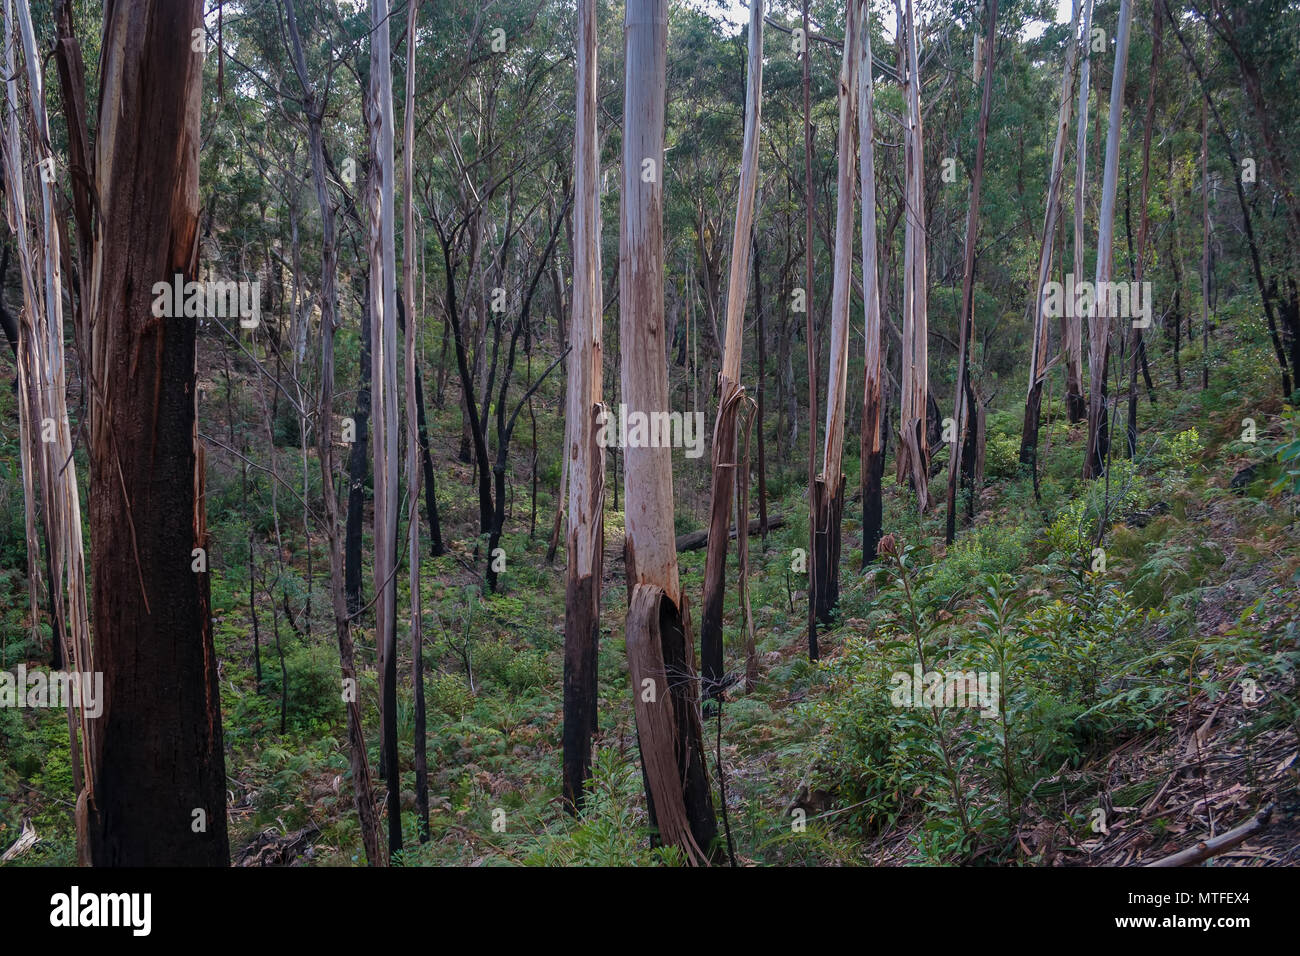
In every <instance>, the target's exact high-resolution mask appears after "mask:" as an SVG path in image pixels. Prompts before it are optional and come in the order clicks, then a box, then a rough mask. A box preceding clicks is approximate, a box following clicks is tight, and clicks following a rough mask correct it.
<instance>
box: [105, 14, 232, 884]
mask: <svg viewBox="0 0 1300 956" xmlns="http://www.w3.org/2000/svg"><path fill="white" fill-rule="evenodd" d="M202 23H203V20H202V5H201V4H200V3H199V2H198V0H119V2H117V3H114V4H111V5H109V6H108V7H106V9H105V18H104V43H103V50H104V57H105V60H106V62H105V64H104V66H103V69H102V71H101V86H100V98H99V102H100V111H99V116H100V121H101V126H100V130H99V134H100V138H99V142H98V144H97V148H98V155H97V159H98V163H97V169H96V188H97V194H98V197H99V212H100V217H101V218H100V229H101V237H102V238H101V244H100V245H99V247H98V248H97V250H96V257H97V262H96V268H95V270H94V274H95V283H94V296H93V307H92V313H91V328H92V330H94V335H93V341H94V348H93V366H92V367H93V369H94V378H95V381H96V382H97V383H98V387H99V389H100V390H101V392H100V395H99V398H100V399H102V401H96V402H95V403H94V414H93V417H92V422H91V444H92V446H93V448H94V451H95V453H94V455H93V456H92V467H91V478H90V493H89V501H90V533H91V542H92V550H93V552H94V553H95V555H96V556H97V557H98V558H99V561H98V563H97V567H96V571H95V576H94V605H93V607H94V620H95V665H96V668H97V669H98V670H101V671H103V675H104V693H103V697H104V700H103V705H104V710H103V714H102V716H101V717H100V718H99V719H98V721H97V723H98V728H97V729H98V733H97V735H96V738H95V746H94V751H93V753H92V762H93V771H91V772H90V773H89V774H88V776H89V778H90V780H91V781H92V782H93V791H94V792H93V796H92V797H91V798H90V800H89V801H88V807H87V809H88V815H87V836H88V842H89V848H90V857H91V860H92V862H93V863H94V865H96V866H132V865H135V866H142V865H160V864H165V865H174V866H175V865H181V866H184V865H188V866H226V865H228V864H229V862H230V847H229V842H228V839H227V835H226V775H225V760H224V753H223V746H222V732H221V703H220V689H219V687H218V683H217V660H216V654H215V650H214V647H213V642H212V618H211V613H210V604H209V590H208V576H207V574H206V573H195V572H194V571H192V570H191V561H192V560H193V558H192V554H191V552H192V549H194V548H200V547H206V546H207V522H206V515H205V509H204V497H203V487H204V470H203V456H202V452H201V450H200V449H199V448H198V447H197V440H196V434H197V433H196V421H195V416H196V401H195V387H196V325H197V324H196V323H195V322H193V321H188V320H186V319H183V318H179V319H178V318H158V317H155V316H153V314H152V310H151V298H152V297H151V295H150V289H151V287H152V285H153V283H154V282H157V281H159V280H160V279H163V278H164V277H167V276H172V275H175V274H176V273H181V274H182V275H183V276H184V277H185V278H186V279H195V278H197V276H198V210H199V202H198V148H199V136H198V132H199V130H198V125H199V97H200V88H201V83H202V72H201V71H202V60H201V58H199V57H196V56H194V55H193V53H192V52H191V51H190V37H191V33H192V31H193V30H195V29H196V28H201V26H202ZM158 144H168V145H169V146H170V148H165V149H154V148H153V147H154V146H155V145H158Z"/></svg>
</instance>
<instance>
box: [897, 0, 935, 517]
mask: <svg viewBox="0 0 1300 956" xmlns="http://www.w3.org/2000/svg"><path fill="white" fill-rule="evenodd" d="M899 20H900V24H899V26H900V31H901V30H904V29H905V31H906V49H907V71H906V74H905V78H904V83H903V96H904V99H905V100H906V106H907V128H906V130H905V133H904V140H905V145H904V157H905V163H906V174H905V177H904V179H905V192H906V200H905V202H906V207H907V208H906V216H907V225H906V230H905V235H906V238H905V240H904V256H903V259H904V263H903V336H902V338H903V349H902V376H901V378H902V386H901V393H902V394H901V401H900V403H899V404H900V405H901V415H900V422H901V424H900V435H901V440H900V442H899V446H898V453H897V456H896V457H897V462H898V479H899V480H900V481H902V480H903V479H904V478H905V477H906V478H910V480H911V483H912V490H913V491H914V492H915V493H916V498H917V504H918V506H919V508H920V511H921V512H922V513H925V511H926V510H927V509H928V508H929V504H930V493H929V478H930V441H929V436H928V434H927V428H926V417H927V411H928V408H927V395H928V393H929V384H928V383H929V341H928V334H929V333H928V324H927V321H926V301H927V295H928V293H927V287H926V220H925V163H924V160H923V156H922V149H923V143H924V136H923V134H922V129H921V93H920V85H921V69H920V63H919V59H918V54H917V41H916V18H915V16H914V14H913V12H912V0H907V14H906V24H905V25H904V24H903V23H902V22H901V21H902V20H903V17H902V15H901V13H900V16H899Z"/></svg>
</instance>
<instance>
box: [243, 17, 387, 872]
mask: <svg viewBox="0 0 1300 956" xmlns="http://www.w3.org/2000/svg"><path fill="white" fill-rule="evenodd" d="M285 21H286V24H287V26H288V36H289V39H290V43H291V47H290V53H291V55H292V60H293V64H294V69H295V71H296V72H297V75H298V82H299V84H300V85H301V86H302V88H303V111H304V113H305V114H306V117H307V142H308V147H309V150H310V152H311V165H312V183H313V185H314V186H315V189H316V201H317V204H318V205H319V206H320V215H321V296H320V309H321V322H320V328H321V372H320V379H321V381H320V402H319V405H318V406H317V415H316V422H317V424H316V429H317V431H316V435H317V444H316V452H317V457H318V458H319V459H320V468H321V487H322V488H323V489H325V493H324V495H323V497H324V501H325V537H326V542H327V544H328V547H329V552H330V601H331V604H332V607H333V611H334V633H335V638H336V640H337V642H338V646H339V663H340V668H341V671H342V677H343V686H344V688H347V689H351V690H352V691H353V692H352V693H351V694H348V695H345V704H346V714H347V728H348V763H349V768H350V770H351V773H352V798H353V803H354V804H355V805H356V808H357V819H358V822H359V823H360V827H361V842H362V845H363V846H364V847H365V851H366V860H367V861H368V862H369V863H370V864H371V865H372V866H380V865H382V864H383V862H384V851H383V846H382V844H381V843H380V841H379V820H378V817H377V815H376V813H375V803H374V798H373V796H372V794H373V792H374V791H373V788H374V782H373V780H372V778H371V774H370V761H369V758H368V756H367V753H366V736H365V729H364V727H363V725H362V719H361V704H360V702H359V700H358V698H359V694H357V693H356V688H357V668H356V660H355V658H356V654H355V649H354V646H353V641H352V621H351V614H350V612H349V609H348V601H347V591H346V587H345V583H344V578H345V568H344V562H343V543H342V535H341V532H340V527H339V503H338V495H337V493H336V491H335V479H336V477H337V476H336V475H335V464H334V334H335V331H336V330H337V328H338V292H337V288H336V286H335V273H336V272H337V271H338V241H337V238H336V235H335V226H334V206H333V204H332V203H331V201H330V195H329V186H328V181H327V179H326V172H325V147H324V139H323V137H322V133H321V122H322V119H323V113H324V104H323V103H322V102H320V101H319V100H318V99H317V96H316V92H315V90H314V89H313V87H312V85H311V81H310V77H309V76H308V73H307V60H306V57H305V56H304V54H303V48H302V38H301V36H300V34H299V32H298V15H297V10H296V8H295V6H294V0H285ZM249 560H250V562H251V560H252V551H251V549H250V552H249ZM259 673H260V664H259Z"/></svg>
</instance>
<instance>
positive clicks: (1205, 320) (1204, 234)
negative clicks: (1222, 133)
mask: <svg viewBox="0 0 1300 956" xmlns="http://www.w3.org/2000/svg"><path fill="white" fill-rule="evenodd" d="M1209 155H1210V120H1209V112H1208V111H1207V110H1206V108H1205V101H1204V100H1202V101H1201V389H1202V390H1204V389H1207V388H1209V387H1210V283H1211V279H1212V276H1211V275H1210V269H1211V264H1210V263H1211V259H1210V236H1211V234H1212V233H1213V232H1214V227H1213V225H1212V223H1211V222H1210V159H1209Z"/></svg>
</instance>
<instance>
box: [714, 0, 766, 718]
mask: <svg viewBox="0 0 1300 956" xmlns="http://www.w3.org/2000/svg"><path fill="white" fill-rule="evenodd" d="M762 100H763V0H750V5H749V65H748V72H747V74H746V80H745V140H744V146H743V148H742V151H741V155H740V187H739V193H738V195H737V198H736V228H735V232H734V233H733V234H732V237H731V275H730V277H729V279H728V283H727V319H726V322H727V325H726V333H725V335H726V340H725V343H724V346H723V352H722V374H721V376H719V379H718V391H719V395H718V417H717V420H716V422H715V423H714V427H713V462H712V486H711V488H710V498H709V501H710V505H709V550H708V554H707V556H706V557H705V562H704V609H703V613H702V615H701V623H700V658H701V661H702V664H703V671H704V673H703V675H702V676H703V682H704V683H703V689H704V696H705V697H706V699H708V700H714V699H717V698H719V697H720V696H721V694H722V683H723V673H724V666H723V654H722V649H723V640H722V602H723V596H724V594H725V581H724V578H725V577H726V572H727V543H728V541H729V539H730V528H729V525H730V523H731V510H732V496H733V492H734V489H735V481H736V421H737V417H738V415H739V413H740V408H741V405H742V404H743V403H744V401H745V389H744V388H743V387H742V386H741V384H740V360H741V353H742V352H743V351H744V339H743V333H744V330H745V298H746V293H747V292H748V290H749V257H750V250H751V246H752V233H753V226H754V191H755V189H756V187H757V185H758V135H759V122H760V119H761V115H760V113H761V110H762ZM746 478H747V476H741V480H742V481H743V480H746ZM738 520H740V521H746V522H747V521H748V520H749V516H748V515H744V516H742V517H741V518H739V519H738Z"/></svg>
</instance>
